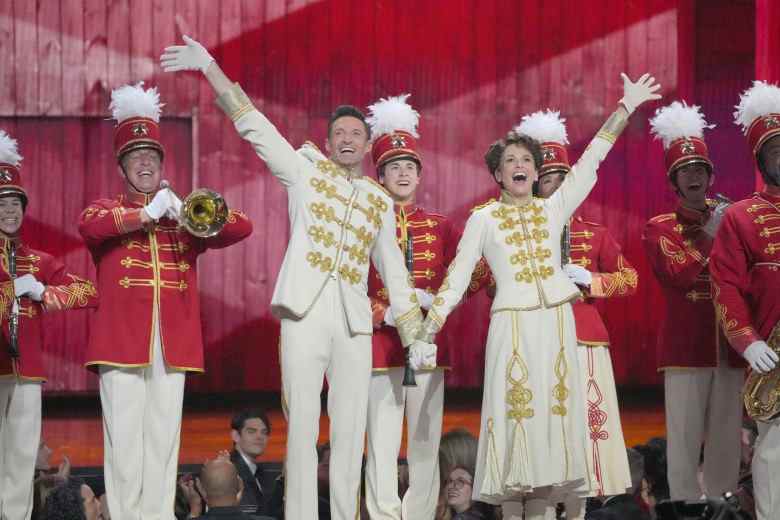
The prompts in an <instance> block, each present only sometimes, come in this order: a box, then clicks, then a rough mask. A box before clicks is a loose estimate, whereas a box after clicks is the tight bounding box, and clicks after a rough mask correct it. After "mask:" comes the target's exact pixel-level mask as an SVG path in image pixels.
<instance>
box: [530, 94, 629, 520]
mask: <svg viewBox="0 0 780 520" xmlns="http://www.w3.org/2000/svg"><path fill="white" fill-rule="evenodd" d="M515 131H516V132H517V133H518V134H525V135H528V136H530V137H533V138H534V139H536V140H537V141H539V142H540V143H541V144H542V167H541V169H540V170H539V180H538V182H537V192H538V195H539V196H540V197H542V198H543V199H549V198H550V197H551V196H552V195H553V194H554V193H555V192H556V191H557V190H558V188H559V187H560V186H561V184H562V183H563V181H564V179H565V178H566V175H567V174H568V173H569V172H570V171H571V166H570V164H569V156H568V151H567V149H566V145H567V144H569V139H568V136H567V132H566V125H565V119H562V118H561V117H560V113H559V112H554V111H552V110H549V109H548V110H546V111H544V112H541V111H540V112H535V113H533V114H530V115H527V116H524V117H523V119H522V122H521V123H520V125H519V126H518V127H517V128H516V129H515ZM563 240H564V243H563V245H562V247H563V248H564V255H563V258H562V261H563V262H564V265H563V269H564V271H566V274H567V275H568V276H569V278H570V279H571V281H572V282H574V283H575V284H576V285H577V287H579V288H580V291H581V292H582V296H583V297H582V299H579V300H575V301H574V302H573V303H572V311H573V312H574V323H575V325H576V329H577V343H578V345H579V348H578V349H577V358H578V361H579V362H578V366H579V372H580V383H581V385H582V389H581V391H582V396H583V398H584V404H585V412H586V418H587V420H586V424H587V429H588V436H589V441H588V455H587V457H586V458H585V461H586V463H587V466H588V472H589V473H590V475H592V476H593V477H595V479H596V481H595V486H594V488H593V489H592V491H591V493H592V495H594V496H610V495H622V494H624V493H625V492H626V489H629V488H631V472H630V471H629V467H628V457H627V455H626V445H625V441H624V440H623V428H622V427H621V425H620V409H619V408H618V401H617V392H616V389H615V376H614V374H613V372H612V359H611V357H610V353H609V334H608V333H607V328H606V326H605V325H604V321H603V320H602V319H601V316H600V315H599V311H598V309H597V308H596V305H595V303H596V300H597V299H601V298H615V297H621V296H629V295H632V294H635V293H636V288H637V281H638V277H637V272H636V270H635V269H634V268H633V267H632V266H631V264H630V263H629V262H628V260H626V258H625V257H624V256H623V253H622V252H621V250H620V246H619V245H618V243H617V242H616V241H615V239H614V238H612V235H611V234H610V233H609V231H608V230H607V229H606V228H605V227H604V226H602V225H601V224H596V223H594V222H589V221H587V220H585V219H583V218H582V217H581V216H579V215H576V216H574V217H572V218H571V219H570V220H569V222H568V224H567V227H566V228H565V230H564V234H563ZM566 252H568V258H567V257H566V254H565V253H566ZM583 506H584V500H583V499H582V498H579V497H577V496H576V495H572V496H570V497H569V503H568V504H567V519H569V520H573V519H574V518H576V516H574V515H575V513H576V512H577V511H579V512H581V514H584V513H585V508H584V507H583ZM580 517H581V515H580Z"/></svg>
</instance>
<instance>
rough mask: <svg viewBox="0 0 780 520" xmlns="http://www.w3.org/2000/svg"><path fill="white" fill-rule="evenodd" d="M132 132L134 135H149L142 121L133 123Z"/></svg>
mask: <svg viewBox="0 0 780 520" xmlns="http://www.w3.org/2000/svg"><path fill="white" fill-rule="evenodd" d="M132 132H133V135H134V136H147V135H149V129H148V128H147V127H146V124H144V123H136V124H134V125H133V128H132Z"/></svg>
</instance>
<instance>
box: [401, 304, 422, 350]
mask: <svg viewBox="0 0 780 520" xmlns="http://www.w3.org/2000/svg"><path fill="white" fill-rule="evenodd" d="M422 326H423V319H422V312H420V306H419V305H415V306H413V307H412V308H411V309H410V310H409V311H408V312H406V313H404V314H403V315H401V316H399V317H398V318H396V319H395V328H396V330H397V331H398V337H399V338H400V339H401V344H402V345H403V346H404V347H408V346H409V345H411V344H412V343H413V342H414V340H416V339H417V336H418V335H419V333H420V329H422Z"/></svg>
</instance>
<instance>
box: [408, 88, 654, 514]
mask: <svg viewBox="0 0 780 520" xmlns="http://www.w3.org/2000/svg"><path fill="white" fill-rule="evenodd" d="M622 77H623V83H624V87H623V89H624V94H623V99H621V100H620V106H619V107H618V109H617V110H616V111H615V112H614V113H613V114H612V115H611V116H610V118H609V119H608V120H607V122H606V123H605V124H604V125H603V126H602V128H601V130H600V131H599V132H598V134H596V137H595V138H594V139H593V140H592V141H591V143H590V144H589V145H588V147H587V149H586V150H585V152H584V153H583V155H582V157H581V158H580V160H579V161H578V162H577V163H576V164H575V165H574V166H573V167H572V170H571V172H570V173H569V174H568V175H567V176H566V180H565V181H564V182H563V184H562V185H561V187H560V188H559V189H558V191H557V192H556V193H555V194H554V195H553V196H552V197H550V198H549V199H538V198H535V197H533V195H532V185H533V182H534V181H535V180H536V178H537V173H538V169H539V167H540V165H541V162H542V156H541V151H540V147H539V143H537V142H536V141H534V140H533V139H531V138H529V137H528V136H524V135H521V134H517V133H515V132H510V133H509V134H507V136H506V137H505V138H504V139H501V140H499V141H497V142H496V143H494V144H493V145H492V146H491V147H490V149H489V150H488V153H487V154H486V156H485V161H486V163H487V166H488V169H489V171H490V174H491V175H492V176H493V177H494V178H495V180H496V182H497V183H498V184H499V185H500V186H501V198H500V200H498V201H491V202H489V203H487V204H485V205H483V206H480V207H478V208H476V209H475V210H473V212H472V214H471V217H470V218H469V220H468V222H467V223H466V228H465V230H464V233H463V237H462V239H461V241H460V244H459V245H458V253H457V256H456V257H455V260H454V261H453V262H452V264H451V265H450V267H449V270H448V271H449V274H448V275H447V278H446V279H445V281H444V282H443V283H442V285H441V288H440V289H439V292H438V294H437V295H436V297H435V298H434V303H433V306H432V308H431V310H430V311H429V313H428V317H427V318H426V321H425V324H424V329H423V330H424V334H425V336H426V337H427V339H428V340H433V336H434V335H435V334H436V332H438V331H439V330H440V329H441V327H442V326H443V325H444V321H445V320H446V318H447V315H448V314H449V313H450V312H451V311H452V309H453V308H454V307H455V306H456V305H457V304H458V302H459V301H460V299H461V297H462V295H463V293H464V291H465V290H466V288H467V287H468V284H469V280H470V278H471V273H472V272H473V270H474V266H475V265H476V264H477V262H478V261H479V259H480V258H482V257H483V256H484V257H485V259H486V260H487V262H488V264H489V265H490V268H491V270H492V272H493V276H494V277H495V279H496V296H495V299H494V300H493V305H492V308H491V318H490V328H489V331H488V339H487V351H486V353H485V383H484V394H483V400H482V419H481V426H480V436H479V449H478V455H477V467H476V473H475V475H474V477H475V478H474V499H475V500H481V501H484V502H489V503H493V504H502V506H503V514H504V518H505V519H515V520H520V519H522V518H523V510H525V518H526V520H530V519H536V518H538V519H543V518H554V506H555V503H554V502H555V501H556V500H557V499H559V498H560V497H562V496H564V495H565V494H567V493H571V492H572V491H574V490H576V491H578V492H582V493H583V494H587V493H588V492H589V490H590V486H591V477H590V476H589V475H588V471H587V465H586V462H585V457H586V435H587V432H586V427H585V425H586V422H585V419H584V415H583V414H584V409H583V403H584V399H582V396H581V395H580V393H581V392H582V390H581V385H580V381H579V375H578V371H577V365H576V364H577V352H576V349H577V337H576V332H575V327H574V318H573V315H572V311H571V305H570V302H571V301H572V300H574V299H576V298H577V297H579V295H580V291H579V289H578V288H577V287H576V286H575V285H574V283H572V282H571V281H570V279H569V277H568V276H567V275H566V273H565V272H564V271H563V270H562V269H561V267H560V266H561V247H560V242H561V241H560V237H561V232H562V230H563V226H564V224H565V223H567V222H568V221H569V218H570V217H571V216H572V214H573V213H574V211H575V210H576V209H577V207H578V206H579V205H580V204H581V203H582V201H583V200H584V199H585V197H586V196H587V195H588V193H589V192H590V191H591V189H592V188H593V186H594V185H595V183H596V170H597V168H598V165H599V163H600V162H601V161H602V160H603V159H604V157H605V156H606V154H607V152H609V150H610V148H611V147H612V145H613V143H614V142H615V140H616V139H617V137H618V136H619V135H620V132H621V131H622V130H623V128H625V125H626V123H627V121H628V117H629V115H630V114H631V113H632V112H633V111H634V110H635V109H636V107H637V106H639V105H640V104H642V103H643V102H645V101H648V100H650V99H659V98H660V97H661V96H660V95H658V94H655V92H656V91H657V90H658V89H659V88H660V86H659V85H657V84H655V80H654V79H653V78H652V77H649V75H647V74H645V75H644V76H642V77H641V78H640V79H639V81H637V82H636V83H632V82H631V81H630V80H629V79H628V77H627V76H626V75H625V74H623V75H622Z"/></svg>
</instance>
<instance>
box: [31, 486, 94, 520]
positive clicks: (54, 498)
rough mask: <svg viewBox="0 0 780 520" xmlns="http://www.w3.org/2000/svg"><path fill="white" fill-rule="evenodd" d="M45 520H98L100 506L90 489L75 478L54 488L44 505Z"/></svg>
mask: <svg viewBox="0 0 780 520" xmlns="http://www.w3.org/2000/svg"><path fill="white" fill-rule="evenodd" d="M44 504H45V505H44V508H43V510H44V518H45V519H46V520H98V515H99V514H100V504H99V503H98V500H97V498H95V493H93V492H92V489H91V488H90V487H89V486H88V485H86V484H85V483H84V481H82V480H80V479H75V478H69V479H68V480H66V481H64V482H61V483H60V484H59V485H57V486H56V487H54V488H53V489H52V490H51V492H50V493H49V494H48V496H47V497H46V501H45V503H44Z"/></svg>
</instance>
